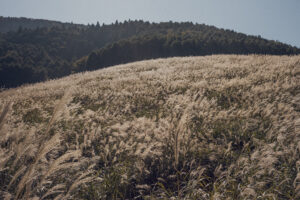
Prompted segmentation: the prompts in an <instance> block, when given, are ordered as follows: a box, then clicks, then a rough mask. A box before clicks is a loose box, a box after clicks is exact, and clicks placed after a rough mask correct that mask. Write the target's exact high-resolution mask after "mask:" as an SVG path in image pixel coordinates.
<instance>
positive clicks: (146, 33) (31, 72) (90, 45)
mask: <svg viewBox="0 0 300 200" xmlns="http://www.w3.org/2000/svg"><path fill="white" fill-rule="evenodd" d="M3 19H5V18H1V20H3ZM21 19H22V18H21ZM21 19H18V20H17V19H16V21H17V22H16V24H19V21H20V20H21ZM1 20H0V21H1ZM23 20H25V19H23ZM10 21H11V24H14V23H13V19H10ZM21 21H22V20H21ZM25 21H26V20H25ZM33 22H34V20H32V21H31V22H30V23H33ZM50 22H51V21H45V22H44V23H45V24H46V25H45V24H43V23H42V22H41V21H39V20H37V22H36V24H37V26H36V27H37V28H34V26H29V28H28V27H27V28H26V26H25V28H21V27H20V28H19V29H18V30H17V31H15V32H9V33H3V34H1V35H0V86H1V87H15V86H19V85H21V84H24V83H34V82H38V81H44V80H47V79H54V78H59V77H62V76H65V75H68V74H71V73H72V72H80V71H85V70H91V69H99V68H101V67H106V66H111V65H115V64H120V63H126V62H130V61H136V60H143V59H150V58H158V57H170V56H191V55H208V54H221V53H222V54H225V53H226V54H227V53H235V54H236V53H238V54H250V53H256V54H278V55H282V54H288V55H290V54H297V53H299V52H300V50H299V49H297V48H295V47H291V46H289V45H285V44H282V43H279V42H275V41H269V40H265V39H262V38H260V37H259V36H257V37H256V36H247V35H245V34H241V33H236V32H234V31H230V30H223V29H218V28H216V27H213V26H207V25H204V24H193V23H188V22H186V23H173V22H165V23H149V22H143V21H130V20H129V21H125V22H123V23H119V22H118V21H116V22H115V23H114V24H111V25H105V24H103V25H100V24H99V23H98V22H97V24H96V25H93V24H92V25H88V26H83V25H72V24H64V23H58V22H57V24H55V23H54V22H53V24H51V25H49V24H48V23H50ZM0 24H1V23H0ZM25 24H26V23H25ZM39 24H41V26H39ZM47 24H48V25H47ZM11 30H14V29H11ZM97 49H99V50H97ZM95 50H97V51H95ZM93 51H95V52H93ZM91 52H92V53H91Z"/></svg>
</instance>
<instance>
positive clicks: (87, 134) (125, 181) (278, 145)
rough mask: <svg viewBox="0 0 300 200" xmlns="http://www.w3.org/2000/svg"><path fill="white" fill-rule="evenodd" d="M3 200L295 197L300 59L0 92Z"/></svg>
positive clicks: (185, 65)
mask: <svg viewBox="0 0 300 200" xmlns="http://www.w3.org/2000/svg"><path fill="white" fill-rule="evenodd" d="M0 199H7V200H8V199H216V200H217V199H300V56H290V57H289V56H260V55H249V56H237V55H214V56H205V57H185V58H169V59H158V60H149V61H142V62H136V63H131V64H126V65H119V66H114V67H111V68H107V69H103V70H98V71H94V72H87V73H83V74H75V75H72V76H69V77H66V78H63V79H59V80H52V81H48V82H45V83H40V84H35V85H27V86H23V87H19V88H16V89H10V90H6V91H3V92H1V93H0Z"/></svg>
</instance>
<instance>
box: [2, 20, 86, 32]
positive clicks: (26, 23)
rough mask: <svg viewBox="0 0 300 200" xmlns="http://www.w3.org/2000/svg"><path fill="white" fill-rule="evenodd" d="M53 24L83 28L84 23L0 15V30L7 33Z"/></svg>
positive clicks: (48, 26) (52, 25)
mask: <svg viewBox="0 0 300 200" xmlns="http://www.w3.org/2000/svg"><path fill="white" fill-rule="evenodd" d="M54 26H59V27H63V26H65V27H68V26H70V27H75V26H77V27H81V28H83V27H84V25H81V24H73V23H62V22H58V21H50V20H44V19H30V18H25V17H20V18H18V17H2V16H0V32H1V33H7V32H11V31H18V30H19V29H36V28H38V27H39V28H42V27H47V28H51V27H54Z"/></svg>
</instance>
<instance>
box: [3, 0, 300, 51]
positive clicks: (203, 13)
mask: <svg viewBox="0 0 300 200" xmlns="http://www.w3.org/2000/svg"><path fill="white" fill-rule="evenodd" d="M0 15H1V16H13V17H30V18H39V19H50V20H58V21H64V22H71V21H72V22H74V23H83V24H87V23H96V22H97V21H99V22H100V23H106V24H109V23H111V22H115V21H116V20H118V21H124V20H128V19H132V20H134V19H143V20H147V21H151V22H153V21H154V22H160V21H170V20H172V21H192V22H197V23H205V24H208V25H214V26H217V27H220V28H226V29H233V30H235V31H238V32H243V33H247V34H254V35H261V36H262V37H265V38H268V39H273V40H279V41H281V42H285V43H288V44H291V45H295V46H298V47H300V0H0Z"/></svg>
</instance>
